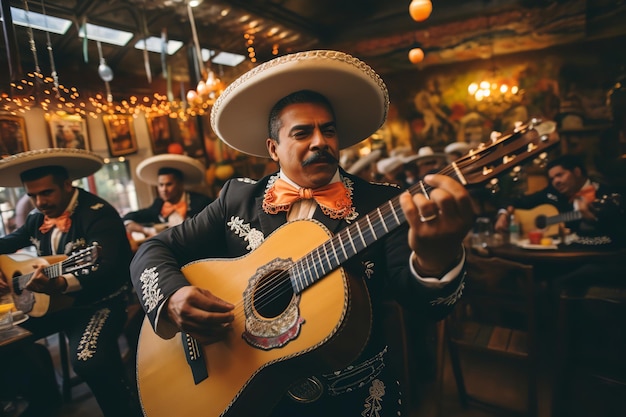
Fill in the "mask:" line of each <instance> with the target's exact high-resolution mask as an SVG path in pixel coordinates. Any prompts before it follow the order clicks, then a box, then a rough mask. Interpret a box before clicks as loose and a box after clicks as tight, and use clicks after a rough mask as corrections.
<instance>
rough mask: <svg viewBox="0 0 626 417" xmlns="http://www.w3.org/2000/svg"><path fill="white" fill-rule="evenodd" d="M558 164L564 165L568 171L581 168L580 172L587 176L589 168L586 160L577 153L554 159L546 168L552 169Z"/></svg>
mask: <svg viewBox="0 0 626 417" xmlns="http://www.w3.org/2000/svg"><path fill="white" fill-rule="evenodd" d="M556 166H560V167H563V169H566V170H568V171H573V170H574V169H575V168H579V169H580V172H581V173H582V174H583V175H584V176H585V177H586V176H587V168H586V167H585V162H584V161H583V159H582V158H581V157H579V156H577V155H561V156H559V157H557V158H555V159H553V160H552V161H550V162H548V164H547V165H546V170H548V171H549V170H550V169H551V168H554V167H556Z"/></svg>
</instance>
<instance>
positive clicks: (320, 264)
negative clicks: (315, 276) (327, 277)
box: [315, 249, 326, 276]
mask: <svg viewBox="0 0 626 417" xmlns="http://www.w3.org/2000/svg"><path fill="white" fill-rule="evenodd" d="M315 253H316V254H317V262H316V265H319V267H320V269H321V270H322V273H321V274H319V275H320V276H322V275H324V274H326V270H325V269H324V264H323V262H322V257H321V256H320V251H319V249H317V250H316V251H315Z"/></svg>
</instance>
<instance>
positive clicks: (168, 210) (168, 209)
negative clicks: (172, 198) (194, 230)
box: [161, 198, 187, 219]
mask: <svg viewBox="0 0 626 417" xmlns="http://www.w3.org/2000/svg"><path fill="white" fill-rule="evenodd" d="M175 211H176V212H178V214H180V215H181V217H182V218H183V219H185V218H187V201H185V198H181V199H180V201H179V202H178V203H176V204H172V203H170V202H169V201H166V202H165V203H163V207H161V216H163V218H164V219H167V218H168V217H169V216H170V215H171V214H172V213H173V212H175Z"/></svg>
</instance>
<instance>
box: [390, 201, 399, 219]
mask: <svg viewBox="0 0 626 417" xmlns="http://www.w3.org/2000/svg"><path fill="white" fill-rule="evenodd" d="M389 207H391V214H393V217H394V218H395V219H396V223H398V224H400V219H398V216H397V215H396V209H395V208H394V207H393V203H392V201H391V200H389Z"/></svg>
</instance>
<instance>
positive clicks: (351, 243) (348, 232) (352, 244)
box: [345, 227, 358, 255]
mask: <svg viewBox="0 0 626 417" xmlns="http://www.w3.org/2000/svg"><path fill="white" fill-rule="evenodd" d="M350 229H351V228H350V227H347V228H346V229H345V231H346V234H347V235H348V240H349V241H350V246H351V247H352V251H353V253H352V255H356V253H357V252H358V251H357V250H356V247H355V246H354V239H352V235H351V234H350Z"/></svg>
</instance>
